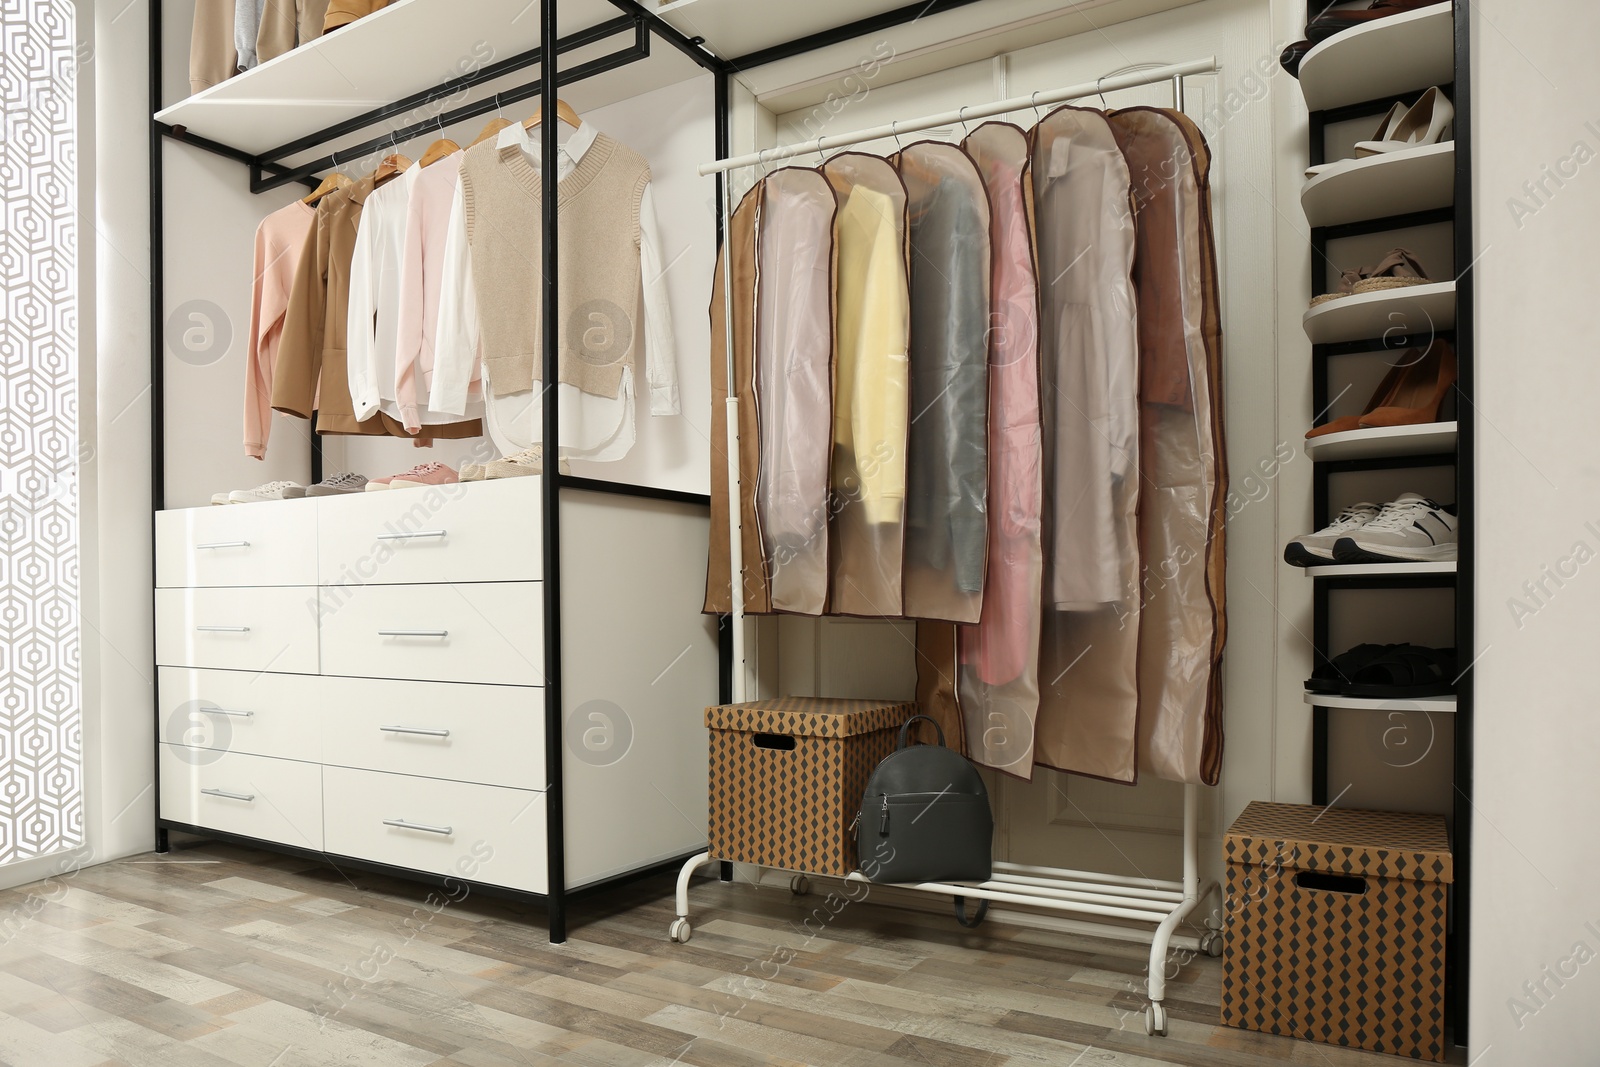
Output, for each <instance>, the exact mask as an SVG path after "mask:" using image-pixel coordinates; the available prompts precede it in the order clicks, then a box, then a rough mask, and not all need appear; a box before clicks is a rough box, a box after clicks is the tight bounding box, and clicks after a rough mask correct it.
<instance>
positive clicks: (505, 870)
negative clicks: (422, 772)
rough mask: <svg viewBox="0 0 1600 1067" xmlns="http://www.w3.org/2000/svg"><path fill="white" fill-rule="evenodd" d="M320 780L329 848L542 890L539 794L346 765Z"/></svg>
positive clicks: (328, 770)
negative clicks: (324, 796)
mask: <svg viewBox="0 0 1600 1067" xmlns="http://www.w3.org/2000/svg"><path fill="white" fill-rule="evenodd" d="M322 781H323V789H324V792H325V795H326V797H327V806H326V809H327V810H326V816H325V818H326V824H327V843H328V851H329V852H331V853H333V854H335V855H338V856H350V857H353V858H355V859H363V860H371V861H373V862H376V863H388V864H392V865H393V866H396V867H406V868H409V869H411V870H417V871H428V872H430V873H432V874H442V875H453V876H455V877H457V878H463V879H466V880H468V881H474V882H487V883H489V884H490V885H499V886H506V887H508V888H511V889H523V890H527V891H529V892H533V893H544V892H546V891H547V888H546V887H547V880H546V877H545V874H546V871H545V851H544V850H545V825H544V818H545V815H544V794H543V793H537V792H531V791H528V790H522V789H502V788H498V787H496V786H489V785H467V784H465V783H462V782H443V781H438V780H436V779H432V778H412V777H409V776H407V775H403V774H383V773H381V772H378V771H357V770H350V769H348V768H345V767H324V768H323V769H322Z"/></svg>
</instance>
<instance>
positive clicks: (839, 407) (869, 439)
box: [822, 152, 911, 617]
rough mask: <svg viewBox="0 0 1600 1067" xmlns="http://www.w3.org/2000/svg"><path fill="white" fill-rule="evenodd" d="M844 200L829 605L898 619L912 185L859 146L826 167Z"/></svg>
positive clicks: (838, 232)
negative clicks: (909, 191) (908, 226)
mask: <svg viewBox="0 0 1600 1067" xmlns="http://www.w3.org/2000/svg"><path fill="white" fill-rule="evenodd" d="M822 173H823V175H824V176H825V177H826V178H827V180H828V183H829V184H830V185H831V186H832V187H833V192H834V197H835V199H836V201H837V203H838V216H837V220H836V223H835V230H834V233H835V237H834V244H835V254H836V256H837V262H838V274H837V289H836V293H837V296H836V306H835V329H834V392H833V396H834V411H833V465H832V467H833V470H832V474H833V484H832V493H831V498H830V501H829V509H830V511H831V512H832V516H831V520H830V523H829V547H828V564H829V569H830V571H831V577H832V584H831V586H830V591H829V611H830V613H832V614H836V615H861V616H879V617H899V616H900V615H901V614H902V604H903V598H902V573H903V564H902V561H903V553H904V546H905V504H906V433H907V426H908V424H909V423H910V413H909V406H908V396H907V384H908V375H907V367H908V364H907V357H906V350H907V333H908V330H909V327H910V316H911V311H910V303H909V295H908V289H907V267H906V192H905V188H904V187H903V186H902V185H901V184H900V178H899V176H898V175H897V174H896V173H895V171H894V167H893V166H891V165H890V163H889V162H888V160H885V159H883V158H881V157H879V156H870V155H866V154H863V153H860V152H844V153H841V154H840V155H837V156H834V157H833V158H832V159H830V160H829V161H828V162H827V163H826V164H825V165H824V166H823V168H822Z"/></svg>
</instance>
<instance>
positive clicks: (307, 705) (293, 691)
mask: <svg viewBox="0 0 1600 1067" xmlns="http://www.w3.org/2000/svg"><path fill="white" fill-rule="evenodd" d="M321 687H322V679H320V678H317V677H315V676H313V675H305V674H269V673H267V672H265V671H214V670H196V669H194V668H189V667H162V668H160V669H159V670H158V672H157V676H156V689H157V695H156V699H157V701H158V702H159V703H158V708H159V712H160V718H159V719H158V720H157V721H158V722H159V724H160V728H161V740H163V741H165V742H167V743H168V744H170V745H184V746H189V747H192V748H200V749H207V750H210V751H212V752H245V753H249V754H251V755H255V756H276V757H279V758H280V759H297V760H307V761H309V762H312V763H316V762H319V761H320V759H321V756H322V740H321V738H322V730H323V724H324V721H325V714H326V713H325V705H324V703H323V700H322V688H321ZM197 758H204V757H197Z"/></svg>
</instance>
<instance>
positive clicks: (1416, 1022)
mask: <svg viewBox="0 0 1600 1067" xmlns="http://www.w3.org/2000/svg"><path fill="white" fill-rule="evenodd" d="M1224 851H1225V855H1226V859H1227V864H1228V882H1227V899H1226V901H1225V904H1226V908H1227V916H1226V919H1225V929H1226V942H1225V944H1226V949H1225V951H1224V954H1223V971H1222V1021H1223V1023H1225V1024H1226V1025H1228V1026H1237V1027H1240V1028H1241V1029H1245V1030H1260V1031H1263V1032H1265V1033H1269V1034H1284V1035H1287V1036H1290V1037H1299V1038H1304V1039H1306V1040H1309V1041H1321V1042H1324V1043H1325V1044H1330V1045H1345V1046H1348V1047H1353V1048H1362V1049H1368V1050H1371V1051H1373V1052H1388V1053H1392V1054H1394V1055H1397V1056H1407V1057H1410V1058H1412V1059H1425V1060H1435V1061H1443V1060H1444V1052H1445V1048H1444V976H1445V967H1444V946H1445V929H1446V924H1445V910H1446V909H1445V902H1446V892H1447V888H1448V885H1449V882H1450V880H1451V862H1450V839H1449V835H1448V833H1447V832H1446V829H1445V821H1444V818H1443V817H1442V816H1438V815H1403V814H1397V813H1393V812H1383V811H1341V810H1339V809H1337V808H1330V809H1323V808H1318V807H1306V806H1303V805H1299V804H1266V803H1261V802H1256V803H1252V804H1250V805H1249V806H1248V807H1247V808H1245V810H1244V813H1243V814H1242V815H1240V816H1239V818H1238V820H1237V821H1236V822H1235V823H1234V824H1233V826H1232V827H1230V828H1229V830H1228V834H1227V838H1226V844H1225V846H1224Z"/></svg>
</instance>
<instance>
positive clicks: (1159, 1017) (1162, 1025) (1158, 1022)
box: [1144, 1001, 1167, 1037]
mask: <svg viewBox="0 0 1600 1067" xmlns="http://www.w3.org/2000/svg"><path fill="white" fill-rule="evenodd" d="M1144 1032H1145V1035H1146V1036H1148V1037H1166V1036H1167V1009H1165V1008H1163V1007H1162V1006H1161V1005H1160V1004H1157V1003H1155V1002H1154V1001H1151V1003H1150V1006H1149V1007H1148V1008H1146V1009H1145V1010H1144Z"/></svg>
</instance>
